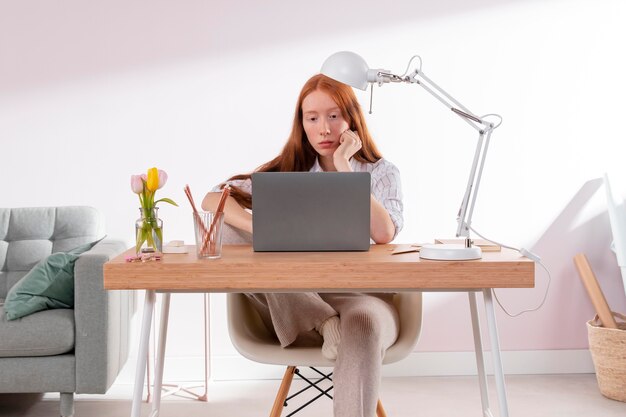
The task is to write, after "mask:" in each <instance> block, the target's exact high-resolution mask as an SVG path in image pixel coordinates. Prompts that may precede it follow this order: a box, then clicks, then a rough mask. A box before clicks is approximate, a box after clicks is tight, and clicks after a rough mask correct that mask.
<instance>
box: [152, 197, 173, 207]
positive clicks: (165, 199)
mask: <svg viewBox="0 0 626 417" xmlns="http://www.w3.org/2000/svg"><path fill="white" fill-rule="evenodd" d="M159 201H163V202H165V203H170V204H172V205H174V206H176V207H178V204H176V203H175V202H174V200H172V199H170V198H160V199H158V200H157V201H155V202H154V204H156V203H158V202H159Z"/></svg>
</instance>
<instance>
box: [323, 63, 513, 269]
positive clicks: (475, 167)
mask: <svg viewBox="0 0 626 417" xmlns="http://www.w3.org/2000/svg"><path fill="white" fill-rule="evenodd" d="M414 58H418V60H419V66H418V68H416V69H414V70H413V72H411V73H410V74H409V75H406V74H407V73H408V71H409V67H410V66H411V62H412V61H413V59H414ZM321 73H322V74H324V75H326V76H327V77H330V78H333V79H335V80H337V81H339V82H342V83H344V84H348V85H349V86H351V87H354V88H358V89H361V90H366V89H367V86H368V84H370V85H371V87H372V90H371V92H372V93H373V91H374V84H375V83H376V84H378V85H379V86H382V85H383V84H384V83H390V82H392V83H407V84H417V85H419V86H421V87H422V88H423V89H424V90H426V91H428V92H429V93H430V94H431V95H432V96H433V97H435V98H436V99H437V100H439V101H440V102H441V103H443V104H444V105H445V106H446V107H448V108H449V109H450V110H451V111H452V112H453V113H454V114H455V115H456V116H458V117H460V118H461V119H462V120H464V121H465V122H466V123H467V124H469V125H470V126H471V127H473V128H474V129H475V130H476V131H477V132H478V143H477V145H476V152H475V153H474V160H473V162H472V168H471V170H470V174H469V179H468V180H467V188H466V189H465V194H464V195H463V200H462V202H461V208H460V209H459V213H458V215H457V231H456V236H457V237H463V238H465V242H464V243H463V244H438V245H424V246H422V248H421V249H420V258H424V259H435V260H468V259H480V258H481V257H482V251H481V249H480V248H479V247H478V246H475V245H474V244H473V241H472V240H471V238H470V230H471V229H472V227H471V226H472V214H473V212H474V205H475V203H476V195H477V194H478V187H479V186H480V177H481V176H482V171H483V166H484V164H485V157H486V155H487V149H488V148H489V139H490V138H491V132H492V131H493V130H494V129H495V128H497V127H498V126H500V124H501V123H502V118H501V117H500V116H499V115H497V114H487V115H484V116H476V115H474V114H473V113H472V112H470V111H469V110H468V109H467V108H466V107H465V106H463V105H462V104H461V103H459V102H458V101H457V100H455V99H454V98H453V97H452V96H450V95H449V94H448V93H446V92H445V91H444V90H443V89H441V88H440V87H439V86H438V85H437V84H435V83H434V82H432V81H431V80H430V79H429V78H428V77H427V76H426V75H424V73H423V72H422V60H421V58H420V57H419V56H417V55H416V56H414V57H413V58H411V60H410V61H409V65H408V66H407V70H406V71H405V72H404V74H402V75H395V74H392V73H391V72H390V71H388V70H384V69H370V68H369V67H368V65H367V63H366V62H365V60H364V59H363V58H361V56H359V55H357V54H355V53H354V52H349V51H342V52H337V53H335V54H333V55H331V56H330V57H328V58H327V59H326V61H324V64H323V65H322V69H321ZM370 113H371V96H370ZM489 117H495V118H497V119H498V120H497V123H495V124H494V122H492V121H490V120H487V118H489Z"/></svg>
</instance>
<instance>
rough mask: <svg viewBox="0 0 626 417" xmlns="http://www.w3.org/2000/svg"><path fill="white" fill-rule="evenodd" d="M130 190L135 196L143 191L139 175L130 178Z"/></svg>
mask: <svg viewBox="0 0 626 417" xmlns="http://www.w3.org/2000/svg"><path fill="white" fill-rule="evenodd" d="M130 188H131V189H132V190H133V193H135V194H141V193H142V191H143V181H141V175H131V176H130Z"/></svg>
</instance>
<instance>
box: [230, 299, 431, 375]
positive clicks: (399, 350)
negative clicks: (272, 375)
mask: <svg viewBox="0 0 626 417" xmlns="http://www.w3.org/2000/svg"><path fill="white" fill-rule="evenodd" d="M227 300H228V330H229V334H230V338H231V341H232V342H233V345H234V346H235V348H236V349H237V350H238V351H239V353H241V354H242V355H243V356H244V357H246V358H248V359H250V360H253V361H255V362H260V363H267V364H273V365H303V366H333V365H334V362H332V361H329V360H328V359H326V358H324V357H323V356H322V353H321V346H320V347H288V348H281V347H280V344H279V342H278V340H277V339H276V337H275V336H274V335H272V334H270V332H269V331H268V330H267V328H266V327H265V325H264V324H263V321H262V320H261V317H260V315H259V314H258V313H257V311H256V310H255V309H254V306H253V305H252V303H251V302H250V301H249V300H248V298H247V297H246V296H245V294H237V293H230V294H228V298H227ZM394 304H395V306H396V308H397V309H398V314H399V317H400V333H399V335H398V339H397V340H396V342H395V343H394V344H393V346H391V347H390V348H389V349H387V352H386V353H385V357H384V359H383V363H384V364H386V363H393V362H397V361H399V360H401V359H404V358H405V357H406V356H407V355H409V354H410V353H411V352H412V351H413V349H414V348H415V345H416V344H417V340H418V339H419V335H420V332H421V326H422V293H421V292H402V293H398V294H396V295H395V296H394Z"/></svg>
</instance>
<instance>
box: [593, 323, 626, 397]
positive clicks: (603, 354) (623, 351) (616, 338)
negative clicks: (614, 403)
mask: <svg viewBox="0 0 626 417" xmlns="http://www.w3.org/2000/svg"><path fill="white" fill-rule="evenodd" d="M613 316H614V317H615V318H616V319H617V320H616V321H617V326H618V327H619V329H609V328H606V327H602V326H601V323H600V320H599V318H598V316H596V317H595V319H593V320H590V321H588V322H587V332H588V334H589V350H590V351H591V357H592V359H593V365H594V367H595V368H596V377H597V378H598V386H599V387H600V392H601V393H602V395H604V396H605V397H608V398H612V399H614V400H618V401H624V402H626V316H624V315H622V314H619V313H615V312H613ZM620 320H621V321H620Z"/></svg>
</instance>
